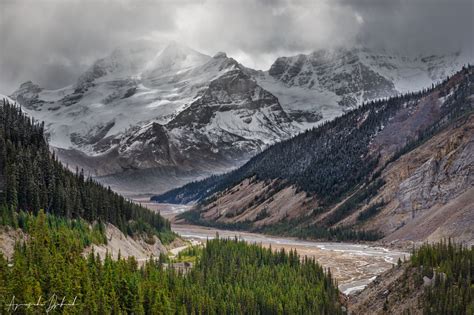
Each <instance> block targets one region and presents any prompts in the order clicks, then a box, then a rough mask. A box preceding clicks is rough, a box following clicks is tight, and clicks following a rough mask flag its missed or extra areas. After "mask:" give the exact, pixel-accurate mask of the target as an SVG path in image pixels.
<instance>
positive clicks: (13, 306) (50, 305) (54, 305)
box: [7, 294, 77, 313]
mask: <svg viewBox="0 0 474 315" xmlns="http://www.w3.org/2000/svg"><path fill="white" fill-rule="evenodd" d="M76 300H77V296H76V297H74V299H73V300H72V301H70V302H69V303H67V301H66V297H65V296H63V298H62V299H61V300H60V299H59V297H58V296H57V295H56V294H53V295H52V296H51V297H50V298H49V299H47V300H43V297H42V296H40V297H39V298H38V300H37V301H36V302H33V303H17V302H16V297H15V296H13V297H12V299H11V301H10V304H8V305H7V306H8V311H9V312H15V311H17V310H19V309H21V308H26V309H30V308H32V307H43V308H45V311H46V313H49V312H51V311H54V310H56V309H59V308H64V307H67V306H76V305H77V304H76Z"/></svg>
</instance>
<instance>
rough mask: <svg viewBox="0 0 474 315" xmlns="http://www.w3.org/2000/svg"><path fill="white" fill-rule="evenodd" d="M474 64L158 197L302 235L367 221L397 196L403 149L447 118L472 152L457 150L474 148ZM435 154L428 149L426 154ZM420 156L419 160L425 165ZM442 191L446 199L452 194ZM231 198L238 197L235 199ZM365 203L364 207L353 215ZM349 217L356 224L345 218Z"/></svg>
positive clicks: (217, 219) (233, 221) (204, 219)
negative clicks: (390, 174) (391, 185)
mask: <svg viewBox="0 0 474 315" xmlns="http://www.w3.org/2000/svg"><path fill="white" fill-rule="evenodd" d="M473 72H474V71H473V67H472V66H467V67H465V68H463V69H462V70H461V71H460V72H458V73H457V74H456V75H454V76H453V77H449V78H446V80H445V81H444V82H442V83H440V84H439V85H438V86H432V87H431V88H430V89H425V90H423V91H420V92H415V93H408V94H405V95H400V96H398V97H393V98H390V99H385V100H380V101H376V102H369V103H366V104H364V105H362V106H361V107H359V108H357V109H355V110H352V111H350V112H348V113H346V114H345V115H343V116H341V117H339V118H336V119H335V120H333V121H330V122H327V123H325V124H323V125H321V126H319V127H318V128H315V129H312V130H309V131H307V132H305V133H303V134H300V135H298V136H296V137H294V138H292V139H289V140H287V141H283V142H281V143H278V144H276V145H273V146H271V147H270V148H268V149H267V150H265V151H264V152H262V153H260V154H258V155H257V156H255V157H254V158H252V159H251V160H250V161H249V162H248V163H246V164H245V165H244V166H242V167H241V168H239V169H237V170H235V171H233V172H230V173H228V174H224V175H221V176H214V177H211V178H208V179H205V180H203V181H200V182H195V183H191V184H188V185H186V186H183V187H182V188H178V189H175V190H172V191H169V192H168V193H165V194H163V195H160V196H156V197H153V198H152V200H155V201H157V202H171V203H180V202H183V203H186V202H189V201H193V200H198V201H200V204H199V206H198V207H196V209H197V210H196V211H195V213H194V214H190V213H189V214H185V215H184V216H183V217H184V218H186V219H187V220H190V221H193V222H195V223H199V224H219V225H220V226H224V225H227V226H228V227H235V228H244V229H258V230H263V231H265V230H266V231H268V230H274V231H278V233H281V232H282V231H284V230H287V231H289V230H291V231H292V232H295V229H293V228H292V227H295V226H301V225H302V224H303V225H304V224H306V225H307V226H308V224H310V225H311V229H309V230H308V231H306V232H302V231H300V230H298V233H299V234H300V235H299V236H309V237H316V238H319V237H323V238H324V237H325V235H326V236H327V235H328V233H327V229H328V228H338V229H341V228H343V226H345V227H348V226H350V225H355V224H357V225H360V226H361V225H364V224H365V223H367V222H368V221H369V219H370V218H372V217H374V216H376V215H377V214H378V213H380V212H381V210H382V209H383V207H384V206H385V205H387V204H388V203H389V202H390V201H391V200H392V198H394V194H393V193H392V195H391V196H390V198H391V199H390V200H386V199H384V198H383V197H382V196H380V197H378V195H379V194H380V192H381V191H383V190H384V187H387V180H389V179H388V178H386V177H385V176H383V175H384V172H385V171H386V170H387V169H389V168H390V167H391V166H393V165H395V164H396V163H395V162H397V161H398V160H399V159H400V157H401V156H403V155H405V154H407V153H408V152H411V151H413V150H415V149H416V148H418V147H419V146H420V145H422V144H423V143H425V142H427V141H428V140H430V139H432V138H433V137H435V136H437V135H439V134H440V132H441V131H443V130H445V129H446V128H447V127H448V126H453V125H454V126H461V125H463V124H465V126H466V127H465V128H464V131H463V130H461V134H460V135H459V136H460V137H461V139H463V140H462V141H461V142H459V141H458V142H459V143H458V142H456V143H457V144H456V145H455V146H453V145H451V146H449V145H447V148H446V150H448V149H449V148H451V149H453V148H454V149H456V148H457V146H459V145H461V146H460V147H459V149H460V150H461V149H462V150H464V152H467V153H462V154H461V155H458V154H457V153H456V154H455V155H454V156H453V157H455V156H460V157H461V158H462V159H464V157H463V156H466V155H465V154H467V156H469V153H468V152H470V150H471V146H470V144H469V143H470V142H469V141H470V140H469V139H470V136H471V135H470V132H469V128H468V127H467V126H468V125H469V120H466V119H465V118H466V117H469V115H470V114H471V113H472V111H473V99H472V95H473V93H474V91H473V86H472V82H473V80H474V73H473ZM460 128H461V127H460ZM466 128H467V129H466ZM461 129H462V128H461ZM448 137H449V136H448ZM448 142H449V141H448ZM440 154H441V155H443V154H447V153H446V152H445V153H442V152H440ZM431 157H433V158H439V159H441V158H442V157H443V156H438V157H436V156H434V155H433V156H431ZM429 158H430V156H426V157H424V159H425V160H424V161H426V160H428V159H429ZM424 161H423V162H424ZM419 163H420V165H416V167H418V166H421V165H422V163H421V162H419ZM440 163H441V161H440ZM446 163H448V162H446ZM459 163H461V165H462V167H461V165H459V166H460V167H458V169H459V170H460V169H464V168H465V166H466V165H468V164H469V163H470V162H469V160H468V158H467V159H464V160H461V161H460V162H459ZM449 165H450V164H449V163H448V165H447V166H446V167H449ZM413 166H415V165H413ZM466 167H467V166H466ZM414 170H416V169H414ZM453 172H455V170H454V171H453ZM409 175H412V174H409ZM465 176H467V177H465ZM460 178H464V179H465V180H464V179H463V180H462V181H463V184H462V186H463V187H464V186H466V187H469V185H470V184H469V182H470V181H471V180H472V177H471V176H470V175H469V172H467V173H466V174H464V173H462V175H461V174H460ZM249 182H250V183H249ZM397 185H400V183H397ZM257 190H258V192H255V191H257ZM289 190H291V192H290V191H289ZM457 193H458V192H456V194H457ZM453 194H454V193H453ZM453 194H451V195H453ZM376 196H377V198H375V197H376ZM455 196H456V195H453V197H455ZM443 198H444V201H443V202H446V198H447V197H443ZM232 199H233V200H239V202H231V201H232ZM247 199H248V200H247ZM295 199H297V201H295V202H294V203H295V205H294V206H293V208H288V207H286V208H284V207H281V206H280V205H281V204H282V201H283V200H285V201H286V202H285V203H286V204H288V203H291V202H290V201H294V200H295ZM275 200H280V201H279V202H276V201H275ZM273 201H275V202H273ZM407 206H408V205H407ZM428 206H429V205H427V206H426V207H428ZM302 209H303V210H302ZM360 209H363V210H364V212H363V213H358V214H357V217H354V218H352V217H351V216H352V215H353V214H354V213H356V212H357V211H358V210H360ZM420 210H422V209H420ZM196 212H197V213H196ZM350 217H351V218H350ZM346 219H347V220H350V221H351V222H350V224H349V225H348V224H341V222H342V221H343V220H346ZM315 222H317V224H314V225H312V223H315ZM282 224H283V225H282ZM359 229H360V227H359ZM364 229H365V227H364ZM357 238H359V237H357ZM364 238H365V237H362V239H364ZM369 238H372V237H369Z"/></svg>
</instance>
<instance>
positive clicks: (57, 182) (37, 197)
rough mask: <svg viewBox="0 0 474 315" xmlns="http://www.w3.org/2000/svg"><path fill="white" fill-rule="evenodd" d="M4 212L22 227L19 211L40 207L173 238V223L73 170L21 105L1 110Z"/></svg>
mask: <svg viewBox="0 0 474 315" xmlns="http://www.w3.org/2000/svg"><path fill="white" fill-rule="evenodd" d="M0 209H1V222H0V223H3V224H4V225H13V226H18V215H17V213H18V211H20V210H23V211H26V212H30V213H33V214H36V213H38V211H39V210H40V209H44V211H45V212H47V213H50V214H53V215H55V216H58V217H64V218H69V219H72V218H74V219H77V218H82V219H85V220H87V221H89V222H94V221H98V222H109V223H112V224H114V225H116V226H117V227H119V228H120V229H121V230H122V231H123V232H124V233H128V234H130V235H132V234H135V233H144V232H146V233H151V234H156V235H157V236H160V235H161V236H165V234H168V235H166V236H167V237H168V239H169V236H170V235H171V234H170V233H171V231H170V224H169V222H168V221H167V220H165V219H164V218H163V217H161V216H160V215H159V214H156V213H153V212H151V211H149V210H148V209H145V208H142V207H140V206H138V205H136V204H134V203H132V202H130V201H128V200H125V199H124V198H123V197H122V196H120V195H118V194H117V193H114V192H113V191H112V190H110V188H109V189H107V188H104V187H103V186H101V185H100V184H98V183H97V182H95V181H94V180H92V179H91V178H85V177H84V174H83V172H82V171H76V173H75V174H74V173H72V172H70V171H69V170H67V169H66V168H65V167H64V166H63V165H62V164H61V163H60V162H59V161H58V160H57V159H56V158H55V156H54V154H51V153H50V151H49V147H48V143H47V141H46V140H45V136H44V125H43V124H42V123H38V122H35V121H33V120H32V119H31V118H30V117H28V116H26V115H25V114H23V113H22V111H21V109H20V108H19V107H17V106H15V105H12V104H9V103H7V102H6V101H3V104H2V106H0Z"/></svg>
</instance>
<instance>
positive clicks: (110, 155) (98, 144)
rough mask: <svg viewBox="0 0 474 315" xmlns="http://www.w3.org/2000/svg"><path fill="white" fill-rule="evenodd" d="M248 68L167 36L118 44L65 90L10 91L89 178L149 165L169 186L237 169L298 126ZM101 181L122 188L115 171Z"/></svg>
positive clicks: (26, 85)
mask: <svg viewBox="0 0 474 315" xmlns="http://www.w3.org/2000/svg"><path fill="white" fill-rule="evenodd" d="M248 72H249V71H247V69H246V68H245V67H243V66H242V65H240V64H239V63H238V62H236V61H235V60H234V59H232V58H229V57H227V56H226V55H225V54H224V53H218V54H217V55H215V56H214V57H210V56H207V55H204V54H201V53H199V52H197V51H195V50H192V49H190V48H188V47H185V46H182V45H179V44H177V43H174V42H172V43H170V44H168V45H166V46H163V47H153V48H152V47H151V46H150V45H141V46H140V47H137V46H132V47H130V46H128V47H126V48H121V49H117V50H115V51H114V52H113V53H112V54H111V55H110V56H108V57H106V58H104V59H101V60H98V61H97V62H96V63H94V65H92V67H91V68H90V69H88V70H87V71H86V72H85V73H84V74H83V75H81V76H80V77H79V79H78V80H77V82H76V83H75V84H74V85H72V86H68V87H65V88H63V89H60V90H55V91H48V90H44V89H42V88H41V87H39V86H38V85H35V84H34V83H32V82H26V83H24V84H22V85H21V86H20V88H19V89H18V90H17V91H15V92H14V93H13V95H12V97H13V98H14V99H16V100H17V101H18V102H19V103H20V104H22V105H23V108H24V110H25V111H26V112H28V113H29V114H30V115H31V116H33V117H35V118H36V119H38V120H43V121H45V125H46V129H47V131H48V133H49V137H50V143H51V145H52V146H53V147H54V148H55V149H56V151H57V153H58V156H59V157H60V158H61V159H62V160H63V161H65V162H67V163H68V164H69V165H71V166H74V165H78V166H80V167H83V168H84V169H85V170H86V172H88V173H90V174H92V175H95V176H107V175H111V174H117V173H122V172H124V171H127V170H128V173H130V172H131V171H130V170H143V169H154V171H155V173H156V172H157V169H158V170H160V171H158V173H159V174H160V175H161V176H160V177H159V178H157V180H158V181H160V183H161V182H163V181H164V182H168V183H165V184H166V185H164V187H165V188H169V187H170V186H168V184H170V185H174V184H179V183H182V182H181V181H180V180H179V179H178V178H180V177H183V176H184V177H186V179H188V180H189V179H192V178H194V177H196V176H199V175H209V174H210V173H212V172H216V171H224V170H227V169H229V168H230V167H233V166H235V165H239V164H240V163H242V162H243V161H245V160H246V159H248V158H249V157H250V156H251V155H253V154H254V153H256V152H258V151H260V150H261V149H263V148H264V147H265V146H267V145H268V144H270V143H274V142H276V141H278V140H280V139H284V138H288V137H289V136H291V135H293V134H295V133H296V132H298V130H299V129H298V128H297V127H296V126H295V124H294V123H293V122H292V121H291V120H290V119H289V118H288V116H287V115H286V113H285V112H284V111H283V109H282V108H281V106H280V104H279V102H278V99H277V98H276V97H275V96H273V95H272V94H271V93H269V92H267V91H266V90H264V89H263V88H262V87H260V86H259V85H258V84H257V83H256V81H255V80H254V79H253V78H252V77H251V76H250V75H249V73H248ZM129 175H131V174H129ZM169 176H171V177H172V178H171V179H169V178H168V177H169ZM132 177H133V176H132ZM102 180H103V181H105V182H106V183H109V184H111V185H112V186H113V187H116V188H118V189H120V188H121V187H119V186H122V184H121V183H120V182H117V177H114V178H103V179H102ZM109 180H110V181H109ZM174 180H176V182H174ZM141 181H142V180H141ZM129 183H130V181H129V179H126V181H125V182H123V184H129ZM156 185H157V183H156V182H155V181H152V183H149V184H147V186H152V187H153V189H156V188H155V187H156ZM134 186H138V189H146V187H140V185H136V183H135V184H134ZM163 189H164V188H163ZM148 191H149V192H152V191H153V190H148Z"/></svg>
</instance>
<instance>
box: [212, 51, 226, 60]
mask: <svg viewBox="0 0 474 315" xmlns="http://www.w3.org/2000/svg"><path fill="white" fill-rule="evenodd" d="M212 58H214V59H219V58H227V54H226V53H225V52H223V51H219V52H218V53H217V54H215V55H214V57H212Z"/></svg>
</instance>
